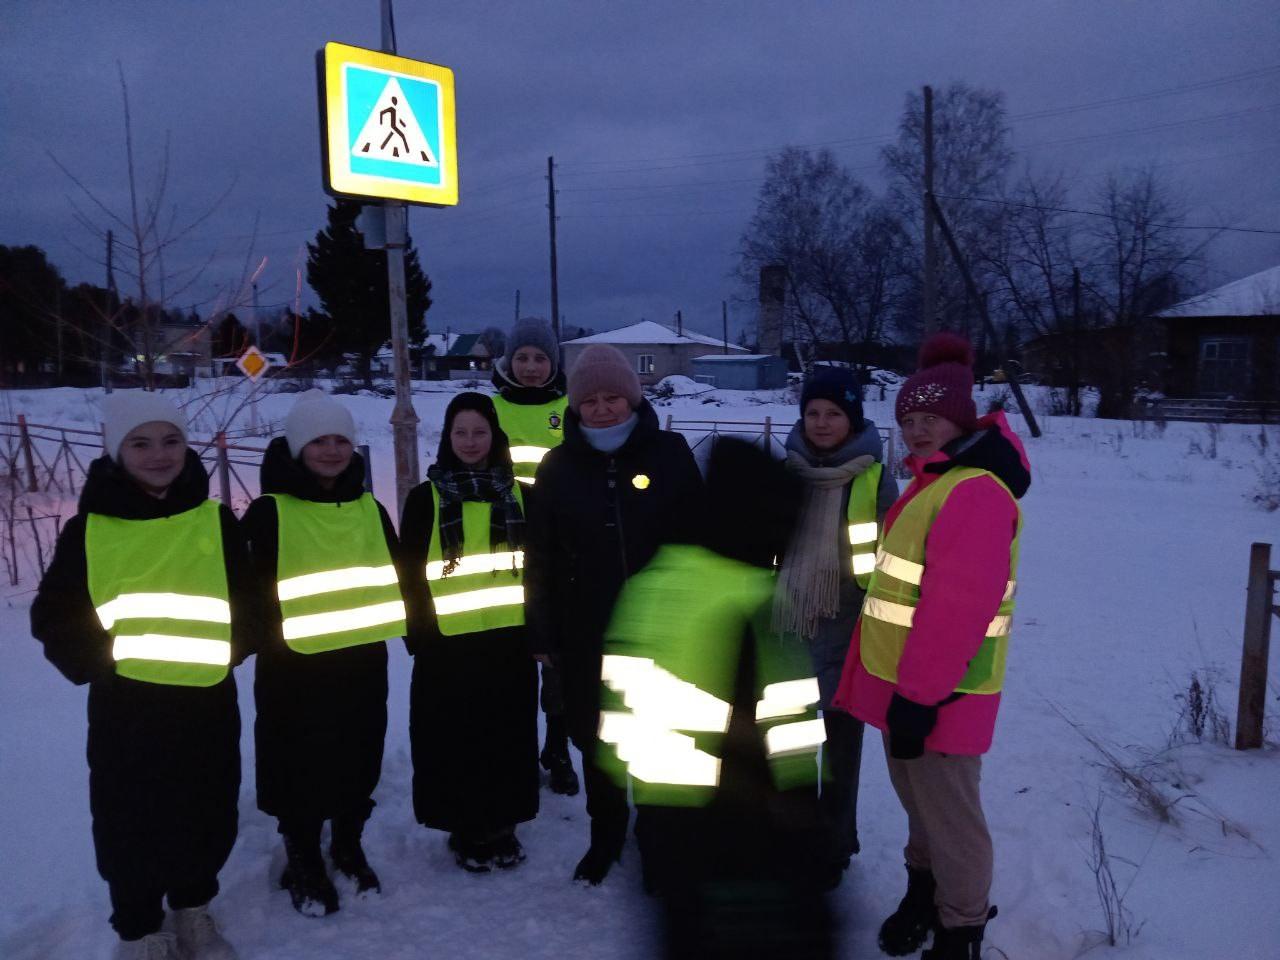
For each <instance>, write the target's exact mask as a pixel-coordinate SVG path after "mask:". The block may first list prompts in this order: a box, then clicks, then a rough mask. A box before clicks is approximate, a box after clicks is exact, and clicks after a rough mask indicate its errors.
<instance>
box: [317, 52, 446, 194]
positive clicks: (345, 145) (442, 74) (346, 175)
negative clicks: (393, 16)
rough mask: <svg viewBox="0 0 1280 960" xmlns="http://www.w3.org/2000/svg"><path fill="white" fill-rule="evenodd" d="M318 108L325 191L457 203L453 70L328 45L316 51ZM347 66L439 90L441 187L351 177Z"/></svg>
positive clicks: (392, 56) (403, 58) (388, 54)
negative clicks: (436, 86) (411, 79)
mask: <svg viewBox="0 0 1280 960" xmlns="http://www.w3.org/2000/svg"><path fill="white" fill-rule="evenodd" d="M320 57H321V66H320V76H321V82H322V89H321V92H320V103H321V105H322V107H323V108H324V116H323V124H324V137H323V142H324V148H325V149H324V168H325V188H326V189H327V190H328V191H329V192H330V193H334V194H341V195H342V196H348V197H375V198H379V199H383V200H404V201H405V202H407V203H422V204H429V205H431V206H436V207H451V206H454V205H455V204H457V202H458V130H457V114H456V107H455V104H454V87H453V71H452V70H450V69H449V68H448V67H442V66H440V65H439V64H435V63H427V62H425V61H422V60H410V59H408V58H407V57H398V56H395V55H394V54H390V53H382V52H380V51H378V50H367V49H365V48H364V47H353V46H350V45H348V44H345V43H337V42H334V41H330V42H328V43H326V44H325V45H324V49H323V50H322V51H321V54H320ZM348 64H356V65H358V66H363V67H373V68H375V69H377V70H385V71H387V72H388V73H393V74H399V75H401V76H407V77H418V78H420V79H423V80H430V81H432V82H433V83H436V84H439V86H440V119H441V143H440V156H439V161H440V183H439V185H437V186H431V185H427V184H420V183H409V182H407V181H396V180H388V179H385V178H383V177H371V176H369V175H367V174H359V173H352V172H351V165H350V161H349V157H350V144H351V141H350V137H349V133H348V130H347V105H346V102H345V99H344V97H343V88H342V68H343V67H345V66H347V65H348Z"/></svg>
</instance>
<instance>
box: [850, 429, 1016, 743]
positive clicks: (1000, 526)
mask: <svg viewBox="0 0 1280 960" xmlns="http://www.w3.org/2000/svg"><path fill="white" fill-rule="evenodd" d="M978 430H979V432H983V433H985V436H983V437H982V438H980V439H981V443H975V444H973V445H972V446H971V447H969V448H968V449H966V450H962V451H961V452H959V453H957V454H956V458H955V462H956V464H957V465H964V466H973V467H982V468H984V469H987V470H991V471H992V472H993V473H995V474H996V475H997V476H999V477H1000V479H1001V480H1003V481H1005V482H1006V483H1007V484H1008V485H1009V487H1010V489H1011V490H1012V491H1013V492H1014V494H1015V495H1016V496H1021V495H1022V493H1023V492H1025V490H1026V488H1027V485H1028V484H1029V482H1030V473H1029V469H1028V465H1027V459H1026V451H1025V450H1024V449H1023V447H1022V444H1021V442H1020V441H1019V440H1018V438H1017V437H1016V436H1015V435H1014V434H1013V432H1012V430H1010V428H1009V425H1008V423H1007V422H1006V421H1005V418H1004V414H1003V413H996V414H993V415H991V416H988V417H984V418H983V419H982V420H980V421H979V422H978ZM949 459H950V458H949V457H948V456H947V455H946V454H944V453H941V452H939V453H935V454H934V455H933V456H932V457H929V458H928V459H927V460H920V459H919V458H918V457H915V456H908V457H907V458H906V460H905V461H904V462H905V463H906V465H907V466H908V467H909V468H910V469H911V472H912V474H913V475H914V479H913V481H912V482H911V484H910V485H909V486H908V487H907V489H906V491H905V492H904V493H903V494H902V496H901V497H899V498H898V502H897V503H895V504H894V505H893V506H892V507H891V508H890V509H889V513H888V515H887V516H886V517H885V530H886V531H887V530H888V529H889V528H890V527H892V526H893V524H894V521H895V520H897V518H898V516H899V514H901V513H902V509H903V507H905V506H906V505H907V504H908V503H909V502H910V501H911V498H912V497H914V496H916V495H917V494H918V493H919V492H920V491H921V490H923V489H924V488H925V487H927V486H928V485H929V484H931V483H933V482H934V481H936V480H937V479H938V477H939V476H940V475H941V474H940V473H938V472H934V471H930V470H929V469H927V468H928V467H929V466H930V465H931V464H942V463H947V462H948V460H949ZM934 470H935V471H936V467H935V468H934ZM1017 521H1018V511H1017V507H1016V506H1015V505H1014V502H1013V501H1012V500H1011V499H1009V494H1007V493H1005V491H1004V490H1002V489H1001V488H1000V485H999V484H997V483H995V482H994V481H992V480H991V479H990V478H989V477H978V478H975V479H973V480H968V481H965V482H964V483H962V484H960V485H959V486H958V487H956V489H955V490H954V491H952V493H951V495H950V496H949V497H948V498H947V501H946V503H945V504H944V505H943V507H942V510H941V511H940V512H939V513H938V516H937V518H936V519H935V520H934V523H933V526H931V527H930V528H929V537H928V541H927V542H926V543H925V562H924V567H925V572H924V579H923V580H922V582H921V584H920V602H919V604H918V605H917V607H916V613H915V619H914V622H913V624H912V627H911V631H910V633H909V634H908V635H907V643H906V648H905V649H904V651H903V654H902V659H901V661H900V662H899V664H898V682H897V684H896V685H895V684H893V683H890V682H888V681H887V680H881V679H880V678H879V677H875V676H872V675H871V674H870V673H868V672H867V670H866V668H865V667H863V665H862V657H861V652H860V648H861V631H862V620H861V618H859V620H858V624H857V626H855V627H854V631H853V640H852V642H851V644H850V647H849V655H848V658H847V659H846V660H845V664H844V673H843V675H842V676H841V678H840V686H839V688H838V689H837V691H836V695H835V698H834V700H833V703H834V705H835V706H836V707H837V708H839V709H841V710H844V711H846V712H848V713H851V714H853V715H854V716H855V717H857V718H858V719H859V720H862V721H864V722H866V723H869V724H872V725H873V726H875V727H878V728H879V729H881V730H885V729H887V725H886V723H885V714H886V712H887V711H888V709H889V700H890V698H891V697H892V696H893V694H894V693H895V692H897V693H899V694H901V695H902V696H904V697H906V698H907V699H908V700H913V701H915V702H916V703H922V704H926V705H932V704H936V703H939V702H940V701H942V700H944V699H946V698H947V697H948V696H950V695H951V693H952V692H953V691H954V690H955V688H956V685H957V684H958V683H959V682H960V680H961V678H962V677H964V674H965V671H966V670H967V669H968V666H969V661H970V660H971V659H972V658H973V656H974V655H975V654H976V653H977V652H978V647H979V646H980V645H981V644H982V640H983V636H984V634H985V632H986V626H987V624H988V623H990V622H991V618H992V617H994V616H995V615H996V610H997V608H998V607H999V606H1000V601H1001V599H1002V597H1003V596H1004V590H1005V584H1006V583H1007V581H1008V579H1009V546H1010V544H1011V543H1012V542H1013V538H1014V535H1015V533H1016V531H1017ZM999 709H1000V694H998V693H997V694H970V695H967V696H962V697H960V698H959V699H958V700H955V701H953V702H951V703H948V704H946V705H944V706H941V707H939V708H938V722H937V725H936V726H935V727H934V729H933V732H932V733H930V734H929V736H928V738H927V739H926V740H925V744H924V745H925V749H926V750H933V751H936V752H938V753H959V754H975V755H976V754H982V753H986V752H987V750H989V749H990V747H991V737H992V734H993V732H994V730H995V723H996V713H997V711H998V710H999Z"/></svg>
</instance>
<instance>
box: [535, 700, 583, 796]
mask: <svg viewBox="0 0 1280 960" xmlns="http://www.w3.org/2000/svg"><path fill="white" fill-rule="evenodd" d="M538 762H539V763H541V764H542V769H543V770H545V771H547V773H549V774H550V775H551V783H550V786H551V792H552V793H561V794H564V795H565V796H566V797H573V796H577V793H578V774H577V773H575V772H574V769H573V760H572V758H571V757H570V756H569V738H568V736H567V735H566V733H565V729H564V717H547V741H546V743H545V744H544V745H543V747H542V754H541V755H540V756H539V757H538Z"/></svg>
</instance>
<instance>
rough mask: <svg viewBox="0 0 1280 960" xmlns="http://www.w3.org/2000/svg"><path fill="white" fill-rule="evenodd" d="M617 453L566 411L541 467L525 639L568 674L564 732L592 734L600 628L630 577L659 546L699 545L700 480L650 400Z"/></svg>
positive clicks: (579, 737) (685, 448)
mask: <svg viewBox="0 0 1280 960" xmlns="http://www.w3.org/2000/svg"><path fill="white" fill-rule="evenodd" d="M637 412H638V414H639V422H638V423H637V424H636V427H635V429H634V431H633V432H632V434H631V436H630V437H628V438H627V441H626V443H624V444H623V445H622V447H621V448H619V449H618V450H617V451H615V452H614V453H602V452H600V451H599V450H596V449H595V448H593V447H592V446H591V445H590V444H589V443H588V442H587V439H586V436H585V435H584V434H583V432H582V421H581V420H580V419H579V417H578V415H577V414H576V413H574V412H573V411H572V410H569V411H568V412H567V413H566V415H565V436H564V442H563V443H562V444H561V445H560V446H558V447H555V448H554V449H552V450H551V451H549V452H548V453H547V455H546V456H545V457H544V458H543V459H542V462H541V463H540V464H539V465H538V472H537V482H536V483H535V484H534V489H535V490H536V491H537V509H535V510H533V511H531V512H530V515H529V533H528V540H529V542H528V547H527V549H526V553H525V615H526V618H527V620H528V623H529V628H530V633H531V636H530V642H531V643H532V644H533V645H534V647H535V648H536V652H538V653H549V654H551V655H552V657H553V659H554V660H555V663H556V666H557V667H559V668H560V669H561V671H562V673H563V676H564V683H565V700H566V708H567V717H568V721H569V725H570V733H571V735H572V736H573V738H574V740H575V741H577V742H578V743H579V745H580V746H581V745H582V744H583V743H588V742H590V741H591V740H592V739H594V736H595V725H596V716H597V715H598V713H599V698H600V689H599V684H600V656H601V650H602V648H603V644H604V632H605V628H606V627H607V626H608V625H609V616H610V614H611V613H612V612H613V604H614V601H615V600H617V598H618V594H619V592H621V590H622V585H623V583H624V582H625V581H626V579H627V577H629V576H630V575H631V574H633V573H636V572H637V571H639V570H640V569H641V568H642V567H644V565H645V564H647V563H648V562H649V561H650V560H651V559H652V558H653V555H654V554H655V553H656V552H657V550H658V548H659V547H660V546H662V545H663V544H665V543H694V542H698V539H699V536H700V533H701V526H700V517H701V515H702V498H703V490H702V477H701V476H700V475H699V473H698V466H697V464H696V463H695V462H694V459H693V454H692V452H691V451H690V450H689V445H688V443H687V442H686V441H685V439H684V437H683V436H681V435H680V434H678V433H672V432H666V431H663V430H661V429H660V428H659V426H658V417H657V414H656V413H655V412H654V410H653V407H651V406H650V405H649V402H648V401H647V400H645V401H642V402H641V405H640V407H639V409H638V411H637Z"/></svg>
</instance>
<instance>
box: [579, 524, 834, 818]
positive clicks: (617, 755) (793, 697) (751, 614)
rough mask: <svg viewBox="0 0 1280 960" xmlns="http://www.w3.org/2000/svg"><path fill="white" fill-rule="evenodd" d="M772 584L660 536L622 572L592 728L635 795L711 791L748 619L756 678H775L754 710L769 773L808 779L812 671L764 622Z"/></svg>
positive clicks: (683, 802) (817, 723) (690, 796)
mask: <svg viewBox="0 0 1280 960" xmlns="http://www.w3.org/2000/svg"><path fill="white" fill-rule="evenodd" d="M773 584H774V579H773V576H772V574H770V573H769V572H768V571H766V570H760V569H758V568H755V567H749V566H747V565H746V564H742V563H739V562H737V561H733V560H729V559H726V558H724V557H721V556H718V555H717V554H714V553H712V552H711V551H709V550H706V549H705V548H702V547H693V546H685V545H669V546H666V547H663V548H662V549H661V550H659V552H658V554H657V555H656V556H655V557H654V559H653V560H652V561H651V562H650V563H649V565H648V566H647V567H645V569H644V570H642V571H640V573H638V574H636V575H635V576H633V577H632V578H631V579H630V580H628V582H627V584H626V586H625V587H624V589H623V593H622V595H621V596H620V598H619V600H618V603H617V605H616V607H615V612H614V616H613V620H612V622H611V623H610V626H609V630H608V632H607V634H606V638H605V655H604V658H603V662H602V669H601V679H602V685H603V693H602V701H603V703H602V710H601V715H600V729H599V736H600V739H601V741H602V745H603V746H602V751H603V753H602V760H601V762H602V763H603V764H604V766H605V767H606V769H609V770H610V771H611V772H612V773H613V775H614V776H615V778H618V779H620V778H622V776H623V775H624V774H630V776H631V778H632V791H633V795H634V797H635V800H636V802H637V803H644V804H658V805H666V806H701V805H703V804H705V803H707V802H709V801H710V800H711V798H712V797H713V796H714V793H715V789H716V787H717V786H718V785H719V783H720V769H721V758H720V744H721V741H722V739H723V736H724V734H725V733H726V732H727V730H728V728H729V721H730V716H731V706H730V701H731V700H732V698H733V694H734V683H735V679H736V675H737V663H738V657H739V652H740V644H741V638H742V636H743V635H744V633H745V632H746V631H747V630H748V629H750V630H751V632H752V633H753V635H754V636H755V637H756V640H757V643H756V665H757V674H758V678H759V679H765V678H768V679H770V680H771V681H772V682H769V683H766V684H764V685H763V689H762V695H761V698H760V700H759V702H758V703H756V704H755V719H756V723H757V725H758V727H759V729H760V730H761V732H762V733H763V735H764V740H765V747H766V751H767V754H768V759H769V766H770V770H771V772H772V774H773V776H774V782H775V784H776V785H777V786H778V787H779V788H780V789H788V788H791V787H794V786H799V785H805V784H808V785H813V784H814V783H816V781H817V774H818V767H817V750H818V747H819V746H820V745H821V743H822V742H823V740H824V739H825V730H824V728H823V724H822V721H821V720H818V719H817V710H816V708H817V703H818V699H819V693H818V681H817V679H816V678H814V677H813V676H812V672H813V671H812V666H811V664H810V663H809V659H808V656H807V654H806V653H805V651H804V648H803V647H800V646H799V645H795V644H783V643H781V642H779V641H778V640H777V638H776V637H772V635H771V634H770V632H769V629H768V621H769V614H770V609H771V607H770V603H769V600H770V598H771V596H772V592H773ZM632 651H634V652H632ZM648 653H652V654H653V655H652V656H648V655H643V654H648Z"/></svg>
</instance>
